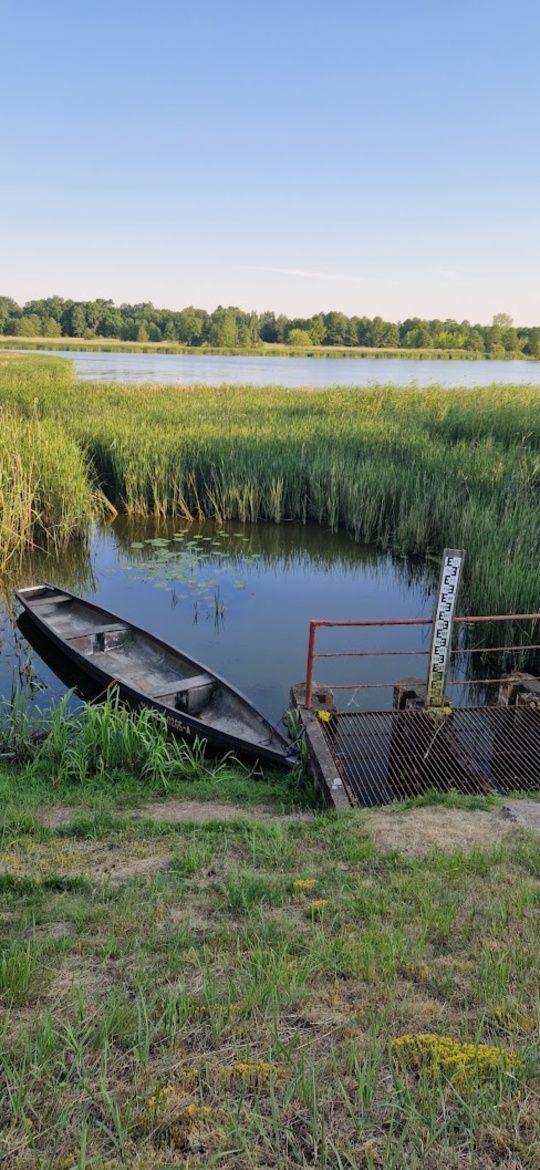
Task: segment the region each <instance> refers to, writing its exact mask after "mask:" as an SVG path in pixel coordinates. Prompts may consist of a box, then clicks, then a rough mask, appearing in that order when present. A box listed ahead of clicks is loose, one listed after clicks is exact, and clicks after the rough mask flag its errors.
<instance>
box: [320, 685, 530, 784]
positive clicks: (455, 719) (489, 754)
mask: <svg viewBox="0 0 540 1170" xmlns="http://www.w3.org/2000/svg"><path fill="white" fill-rule="evenodd" d="M321 727H322V729H323V732H324V736H325V739H326V742H327V745H328V747H329V749H330V752H331V754H332V756H333V759H334V761H335V764H336V768H337V770H338V772H339V775H340V776H341V779H342V780H343V783H344V785H345V787H346V789H347V792H348V794H349V798H350V800H351V802H352V803H353V804H356V805H364V806H366V805H377V804H390V803H391V802H393V801H396V800H405V799H408V798H410V797H414V796H420V795H421V794H422V793H423V792H426V791H427V790H428V789H431V788H435V789H438V790H439V791H443V792H448V791H450V790H451V789H455V790H457V791H459V792H464V793H470V794H472V793H494V792H499V793H506V792H509V791H511V790H525V791H534V790H540V706H533V705H523V706H510V707H504V706H500V707H459V708H456V709H455V710H454V711H453V712H452V714H451V715H436V716H434V715H430V714H428V713H427V712H426V711H423V710H418V709H411V708H410V709H406V710H404V711H375V712H346V713H344V712H335V713H332V714H331V716H330V719H329V720H328V722H323V723H321Z"/></svg>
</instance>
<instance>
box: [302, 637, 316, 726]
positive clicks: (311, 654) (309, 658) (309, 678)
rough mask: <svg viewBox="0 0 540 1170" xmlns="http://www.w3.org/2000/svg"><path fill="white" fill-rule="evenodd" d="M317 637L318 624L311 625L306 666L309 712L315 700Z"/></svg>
mask: <svg viewBox="0 0 540 1170" xmlns="http://www.w3.org/2000/svg"><path fill="white" fill-rule="evenodd" d="M316 637H317V622H310V623H309V639H308V653H307V664H306V693H305V697H304V703H305V705H306V708H307V710H308V711H310V710H311V703H312V699H313V659H314V657H315V639H316Z"/></svg>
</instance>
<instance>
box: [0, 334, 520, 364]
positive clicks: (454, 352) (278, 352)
mask: <svg viewBox="0 0 540 1170" xmlns="http://www.w3.org/2000/svg"><path fill="white" fill-rule="evenodd" d="M0 349H7V350H9V349H16V350H20V349H29V350H35V349H39V350H52V351H54V350H58V349H60V350H75V351H76V352H77V351H80V352H81V353H83V352H84V351H88V352H89V353H165V354H167V353H172V354H175V353H176V354H183V353H187V354H198V355H199V356H200V357H204V355H205V354H210V355H214V354H215V355H219V354H221V355H222V356H223V357H298V358H306V357H310V358H374V359H377V358H403V359H404V360H405V361H406V360H409V361H410V360H412V359H416V360H417V361H472V362H474V361H490V360H492V359H493V360H496V361H537V360H538V359H537V358H534V357H531V356H530V355H529V354H524V353H523V352H522V351H521V350H519V351H517V352H516V353H512V352H510V351H504V352H497V354H496V355H495V356H494V355H493V354H490V353H481V352H480V353H479V352H477V351H475V350H469V349H398V348H397V347H396V348H391V347H385V348H382V349H376V348H375V347H374V346H359V345H347V346H339V345H308V346H305V345H285V344H281V343H279V342H275V343H265V342H261V343H260V344H259V345H249V346H242V347H241V348H239V347H237V348H234V347H224V346H216V345H180V344H177V343H175V342H170V341H154V342H152V341H117V340H116V339H115V338H112V337H107V338H103V339H100V338H96V340H95V341H94V340H92V341H87V340H86V339H85V338H83V337H57V338H56V337H53V338H51V337H7V336H0Z"/></svg>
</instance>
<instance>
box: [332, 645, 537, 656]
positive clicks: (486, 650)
mask: <svg viewBox="0 0 540 1170" xmlns="http://www.w3.org/2000/svg"><path fill="white" fill-rule="evenodd" d="M509 650H516V651H519V652H520V653H523V651H527V653H528V652H529V650H540V642H539V643H535V642H523V643H521V644H520V643H516V645H515V646H476V647H475V646H471V647H463V648H462V649H460V648H458V649H455V650H451V651H450V653H451V654H461V655H463V656H466V655H467V654H497V653H499V652H500V653H501V654H502V652H503V651H504V652H505V653H506V652H508V651H509ZM428 654H429V650H325V651H320V652H318V653H317V654H314V655H313V657H314V658H426V657H427V655H428Z"/></svg>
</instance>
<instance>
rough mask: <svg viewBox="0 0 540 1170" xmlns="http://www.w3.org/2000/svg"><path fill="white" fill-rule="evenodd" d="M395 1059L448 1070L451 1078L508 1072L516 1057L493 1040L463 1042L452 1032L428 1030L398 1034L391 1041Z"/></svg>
mask: <svg viewBox="0 0 540 1170" xmlns="http://www.w3.org/2000/svg"><path fill="white" fill-rule="evenodd" d="M392 1051H393V1053H394V1056H395V1057H396V1060H398V1061H399V1063H400V1064H402V1065H404V1066H405V1067H406V1068H412V1069H415V1070H416V1071H418V1070H420V1069H426V1070H427V1071H428V1072H430V1073H433V1074H436V1073H446V1074H447V1075H448V1076H449V1077H450V1078H451V1079H452V1080H455V1079H458V1080H461V1081H463V1080H465V1079H466V1078H467V1077H471V1076H474V1075H476V1076H478V1077H486V1076H490V1075H494V1074H496V1073H500V1072H508V1071H510V1070H511V1069H512V1068H514V1067H515V1063H516V1058H515V1056H513V1055H512V1053H511V1052H507V1051H506V1050H505V1049H504V1048H496V1047H495V1046H494V1045H491V1044H462V1043H460V1042H459V1041H457V1040H452V1038H451V1037H450V1036H434V1035H432V1034H431V1033H429V1032H426V1033H419V1034H418V1035H416V1036H399V1037H398V1038H397V1039H396V1040H394V1041H393V1042H392Z"/></svg>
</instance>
